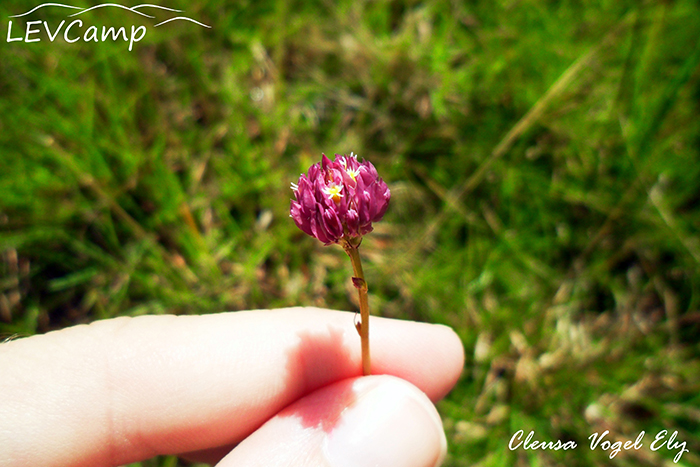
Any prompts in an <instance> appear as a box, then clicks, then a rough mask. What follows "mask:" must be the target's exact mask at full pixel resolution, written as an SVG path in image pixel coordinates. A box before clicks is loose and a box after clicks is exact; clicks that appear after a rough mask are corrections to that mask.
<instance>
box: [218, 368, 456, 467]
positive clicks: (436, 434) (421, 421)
mask: <svg viewBox="0 0 700 467" xmlns="http://www.w3.org/2000/svg"><path fill="white" fill-rule="evenodd" d="M446 451H447V441H446V438H445V434H444V430H443V428H442V421H441V419H440V416H439V415H438V413H437V410H436V409H435V406H434V405H433V404H432V402H431V401H430V400H429V399H428V397H427V396H426V395H425V394H424V393H423V392H422V391H421V390H420V389H418V388H417V387H415V386H413V385H412V384H410V383H408V382H407V381H404V380H401V379H399V378H396V377H392V376H387V375H382V376H367V377H361V378H355V379H350V380H344V381H341V382H338V383H335V384H332V385H330V386H327V387H325V388H322V389H320V390H318V391H315V392H313V393H311V394H309V395H307V396H306V397H304V398H302V399H301V400H299V401H297V402H296V403H295V404H293V405H291V406H290V407H288V408H287V409H285V410H283V411H282V412H280V413H279V414H278V415H277V416H275V417H274V418H272V419H271V420H269V421H268V422H267V423H266V424H265V425H263V426H262V427H261V428H260V429H259V430H257V431H256V432H255V433H253V434H252V435H251V436H250V437H248V438H247V439H246V440H244V441H243V442H242V443H241V444H240V445H239V446H238V447H236V448H235V449H234V450H233V451H232V452H231V453H230V454H229V455H228V456H227V457H225V458H224V459H223V460H222V462H221V463H220V464H219V466H221V467H225V466H229V465H230V466H233V465H235V466H238V467H245V466H252V465H265V466H269V467H274V466H286V465H298V466H309V467H311V466H324V467H350V466H357V465H401V466H403V467H435V466H438V465H440V464H441V462H442V460H443V459H444V456H445V453H446Z"/></svg>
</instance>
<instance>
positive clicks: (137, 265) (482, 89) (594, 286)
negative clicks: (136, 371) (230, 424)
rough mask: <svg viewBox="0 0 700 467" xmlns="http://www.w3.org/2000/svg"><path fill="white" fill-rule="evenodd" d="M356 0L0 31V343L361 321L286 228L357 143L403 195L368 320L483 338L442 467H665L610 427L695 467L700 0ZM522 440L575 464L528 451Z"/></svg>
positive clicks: (237, 6)
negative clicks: (189, 324)
mask: <svg viewBox="0 0 700 467" xmlns="http://www.w3.org/2000/svg"><path fill="white" fill-rule="evenodd" d="M337 3H338V4H337V5H336V4H335V3H331V2H294V3H293V4H288V3H287V2H284V1H282V0H274V1H272V0H270V1H264V2H223V1H220V0H211V1H205V0H198V1H195V2H183V1H179V0H172V1H169V2H167V6H171V7H180V8H182V9H184V10H186V12H187V13H188V14H190V15H191V16H192V17H194V18H196V19H198V20H200V21H202V22H204V23H207V24H211V25H212V26H213V28H212V29H210V30H209V29H203V28H199V27H195V26H192V27H188V26H186V25H183V24H181V25H179V26H177V27H175V25H173V26H174V27H171V28H166V27H163V28H162V29H161V30H160V31H158V33H157V34H156V33H153V34H151V33H150V32H149V35H148V36H147V38H146V39H144V41H143V42H140V43H138V44H135V46H134V50H133V51H132V52H128V51H127V50H126V47H125V46H124V44H114V43H110V42H107V43H100V44H85V43H82V42H81V43H76V44H66V43H64V42H59V41H57V42H55V43H48V42H46V41H44V42H41V43H35V44H25V43H11V44H8V43H6V42H4V41H3V43H2V45H1V46H0V115H2V117H0V253H2V260H1V261H0V335H2V336H3V337H9V336H12V335H31V334H34V333H38V332H46V331H48V330H51V329H56V328H61V327H64V326H69V325H72V324H76V323H83V322H89V321H92V320H95V319H101V318H109V317H114V316H119V315H139V314H144V313H211V312H218V311H223V310H240V309H247V308H258V307H279V306H289V305H319V306H325V307H331V308H338V309H354V308H355V304H354V302H353V300H354V294H353V293H352V292H353V290H352V287H351V286H350V285H349V281H348V274H349V272H350V265H349V262H348V261H347V260H346V258H344V253H343V252H342V249H340V248H326V247H323V246H321V245H320V244H319V243H318V242H315V241H313V240H312V239H310V238H306V237H305V235H304V234H303V233H301V232H300V231H299V230H298V229H297V228H296V227H295V226H294V225H293V223H292V222H291V220H290V219H289V218H288V209H289V201H288V200H289V198H290V197H291V191H290V190H289V184H290V182H292V181H295V179H296V177H298V175H299V173H300V172H302V171H304V170H306V169H307V168H308V166H309V165H310V164H311V163H313V162H315V161H317V160H318V159H319V157H320V154H321V152H325V153H327V154H332V153H335V152H341V153H343V152H347V153H349V152H350V151H354V152H355V153H358V154H360V155H361V156H362V157H365V158H367V159H369V160H371V161H372V162H373V163H374V164H375V165H376V166H377V167H378V169H379V171H380V173H381V174H382V175H383V176H384V178H385V180H387V181H388V182H389V185H390V188H391V189H392V194H393V197H392V204H391V206H390V208H389V212H388V213H387V216H386V217H385V220H384V221H382V223H380V224H378V225H377V226H376V233H373V234H372V235H371V236H369V237H368V238H367V239H366V240H365V247H364V248H363V255H364V256H365V259H366V262H365V263H366V264H365V268H366V275H367V278H368V283H369V285H370V301H371V303H372V309H373V312H374V313H376V314H380V315H384V316H391V317H398V318H409V319H417V320H424V321H430V322H439V323H446V324H449V325H450V326H453V327H454V328H455V329H456V330H457V332H458V333H459V334H460V336H461V337H462V339H463V342H464V345H465V348H466V352H467V363H466V366H465V370H464V375H463V378H462V379H461V380H460V382H459V384H458V386H457V388H456V389H455V390H454V391H453V393H452V394H451V395H450V396H449V397H448V398H447V399H446V400H445V401H443V402H442V403H440V405H439V408H440V411H441V414H442V416H443V419H444V421H445V424H446V427H447V430H448V439H449V442H450V454H449V456H448V459H447V461H446V465H447V466H467V465H469V466H471V465H480V466H510V465H532V466H539V465H542V466H548V465H563V464H566V465H572V466H587V465H595V466H608V465H611V466H628V465H629V466H631V465H662V464H663V462H664V461H669V460H671V459H672V458H673V453H670V452H667V451H666V450H661V451H658V452H656V453H652V452H651V451H650V450H648V449H642V450H640V451H639V452H632V453H631V454H628V455H623V454H620V455H618V456H616V457H615V458H614V459H612V460H611V459H609V458H608V455H607V454H606V453H601V452H600V451H591V450H590V449H588V448H587V444H588V440H587V438H588V436H589V435H590V434H592V433H593V432H595V431H602V430H603V429H605V428H603V427H606V428H607V429H609V430H610V431H611V432H613V433H616V434H617V435H619V436H620V437H622V438H632V439H634V438H635V437H636V435H637V434H638V433H639V432H640V431H641V430H646V432H647V433H648V435H647V436H648V437H649V436H651V435H650V433H656V432H658V431H659V430H661V429H669V430H671V431H673V430H679V431H680V436H679V437H680V438H681V439H684V440H687V441H688V443H689V445H688V449H690V451H691V452H690V453H687V454H685V455H684V457H683V459H682V463H684V464H683V465H694V464H695V465H697V464H699V463H700V454H699V453H700V439H699V438H698V437H697V433H698V432H700V416H699V415H698V413H699V411H700V399H698V395H697V394H698V390H699V389H700V378H699V377H698V374H700V352H699V350H700V345H699V341H698V337H697V336H698V331H700V310H699V304H700V295H699V293H698V291H700V267H699V263H700V241H699V237H698V232H700V163H699V162H700V157H699V156H700V154H699V152H698V147H699V144H700V119H698V115H700V67H699V63H700V42H698V37H700V22H698V21H697V18H698V15H700V5H698V4H697V2H693V1H690V0H677V1H674V2H662V1H651V0H649V1H644V2H636V1H620V2H612V1H596V2H574V1H564V2H544V1H503V2H471V3H470V4H469V5H462V4H461V2H448V1H427V2H418V1H413V0H395V1H374V2H350V1H341V2H337ZM79 4H81V5H83V6H89V5H90V4H89V3H88V2H79ZM34 6H36V3H35V2H29V1H7V2H3V3H2V5H1V6H0V18H5V19H3V21H4V22H3V23H2V25H3V28H5V27H6V24H7V22H6V18H7V17H8V16H9V15H11V14H17V13H20V12H24V11H26V10H28V9H30V8H32V7H34ZM46 14H47V15H49V16H50V14H51V13H50V12H49V13H46ZM100 18H102V20H105V19H104V18H103V17H100ZM129 18H131V17H129ZM116 19H117V20H118V19H119V18H116ZM130 21H131V19H130ZM6 32H7V31H6V29H3V30H2V37H3V38H4V37H5V34H6ZM518 429H524V430H525V431H526V433H527V432H528V431H529V430H530V429H533V430H535V431H536V432H537V435H538V437H539V438H538V439H545V440H549V439H559V438H561V439H573V440H576V441H577V443H578V444H579V448H578V449H577V450H576V451H574V452H573V453H571V452H563V451H559V452H550V451H527V452H526V451H523V450H518V451H509V450H508V449H507V444H508V440H509V439H510V436H511V435H512V434H513V433H514V432H515V431H517V430H518ZM648 441H649V438H647V442H648ZM141 465H143V466H148V465H158V466H166V465H177V461H176V460H175V459H174V458H163V459H156V460H153V461H149V462H144V463H142V464H141ZM678 465H681V463H679V464H678Z"/></svg>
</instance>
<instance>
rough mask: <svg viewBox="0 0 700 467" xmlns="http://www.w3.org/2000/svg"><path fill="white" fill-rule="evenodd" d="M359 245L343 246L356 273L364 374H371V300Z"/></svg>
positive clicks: (346, 243) (354, 282) (354, 281)
mask: <svg viewBox="0 0 700 467" xmlns="http://www.w3.org/2000/svg"><path fill="white" fill-rule="evenodd" d="M358 246H359V245H357V246H353V245H352V244H350V242H345V244H344V245H343V247H344V248H345V252H346V253H347V254H348V256H350V261H351V262H352V269H353V272H354V274H355V277H353V281H352V282H353V285H355V288H357V293H358V296H359V298H360V319H361V323H360V325H359V326H358V327H359V329H358V331H359V333H360V341H361V344H362V374H363V375H365V376H367V375H369V374H370V358H369V300H368V299H367V282H365V274H364V272H363V271H362V261H361V260H360V252H359V250H358Z"/></svg>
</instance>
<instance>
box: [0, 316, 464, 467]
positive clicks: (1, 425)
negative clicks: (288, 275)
mask: <svg viewBox="0 0 700 467" xmlns="http://www.w3.org/2000/svg"><path fill="white" fill-rule="evenodd" d="M352 320H353V315H352V314H350V313H343V312H333V311H328V310H319V309H311V308H296V309H284V310H276V311H269V310H266V311H250V312H236V313H222V314H216V315H204V316H177V317H176V316H169V315H166V316H143V317H138V318H118V319H112V320H104V321H98V322H95V323H93V324H91V325H87V326H85V325H84V326H76V327H73V328H68V329H65V330H62V331H57V332H53V333H49V334H46V335H43V336H34V337H31V338H27V339H22V340H18V341H14V342H10V343H7V344H4V345H2V346H0V374H2V375H3V378H2V379H1V380H0V394H2V395H3V396H2V397H0V413H3V414H4V416H3V419H2V420H1V421H0V446H3V449H2V450H0V464H2V465H47V466H48V465H66V464H70V465H90V466H95V465H119V464H125V463H129V462H134V461H137V460H140V459H146V458H149V457H153V456H155V455H158V454H167V453H178V452H189V451H197V450H203V449H209V448H212V447H216V446H223V445H231V444H235V443H237V442H239V441H241V440H242V439H243V438H245V437H246V436H247V435H248V434H250V433H251V432H252V431H254V430H255V429H256V428H258V427H259V426H260V425H261V424H262V423H264V422H265V421H266V420H267V419H268V418H270V417H271V416H273V415H274V414H275V413H277V412H278V411H280V410H281V409H282V408H284V407H285V406H287V405H289V404H290V403H291V402H293V401H295V400H297V399H298V398H300V397H301V396H303V395H304V394H307V393H309V392H311V391H314V390H315V389H318V388H320V387H322V386H325V385H327V384H330V383H332V382H335V381H339V380H342V379H345V378H350V377H354V376H359V375H360V374H361V368H360V342H359V337H358V336H357V334H356V332H355V328H354V326H353V325H352ZM370 330H371V333H372V335H371V343H372V372H373V374H390V375H393V376H398V377H400V378H403V379H406V380H408V381H409V382H411V383H413V384H414V385H416V386H417V387H418V388H420V389H421V390H423V392H425V393H426V394H427V395H428V396H429V397H430V398H431V399H433V400H437V399H439V398H441V397H443V396H444V395H445V394H446V392H447V391H449V389H450V388H451V387H452V385H454V383H455V382H456V380H457V378H458V376H459V373H460V371H461V368H462V365H463V350H462V345H461V342H460V341H459V338H458V337H457V336H456V335H455V334H454V332H453V331H452V330H450V329H449V328H447V327H444V326H437V325H430V324H423V323H415V322H408V321H397V320H389V319H382V318H372V319H371V329H370Z"/></svg>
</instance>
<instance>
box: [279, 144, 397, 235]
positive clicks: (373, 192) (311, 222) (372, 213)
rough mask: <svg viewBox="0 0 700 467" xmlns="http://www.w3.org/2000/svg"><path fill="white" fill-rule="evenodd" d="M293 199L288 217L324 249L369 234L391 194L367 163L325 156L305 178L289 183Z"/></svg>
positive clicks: (311, 168)
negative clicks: (331, 158)
mask: <svg viewBox="0 0 700 467" xmlns="http://www.w3.org/2000/svg"><path fill="white" fill-rule="evenodd" d="M292 191H294V196H295V198H296V199H293V200H292V204H291V208H290V217H291V218H292V219H294V222H295V223H296V225H297V226H298V227H299V228H300V229H301V230H303V231H304V232H306V233H307V234H309V235H311V236H312V237H316V238H317V239H319V240H320V241H322V242H323V243H324V244H326V245H330V244H332V243H337V242H338V241H340V240H341V239H342V238H345V239H346V240H348V241H349V240H350V239H352V238H357V237H362V236H363V235H365V234H367V233H369V232H371V231H372V222H376V221H379V220H381V219H382V217H383V216H384V213H385V212H386V208H387V207H388V206H389V199H390V198H391V193H390V192H389V188H387V186H386V183H384V181H383V180H382V179H381V178H379V176H378V174H377V169H375V168H374V166H373V165H372V163H371V162H368V161H363V162H359V161H358V160H357V156H354V155H353V154H352V153H350V155H349V156H341V155H339V154H336V155H335V160H334V161H332V162H331V160H330V159H328V157H326V155H325V154H323V157H322V159H321V163H320V164H318V163H317V164H314V165H312V166H311V167H310V168H309V172H308V173H307V174H302V175H301V177H299V182H298V183H297V184H294V183H292Z"/></svg>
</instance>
